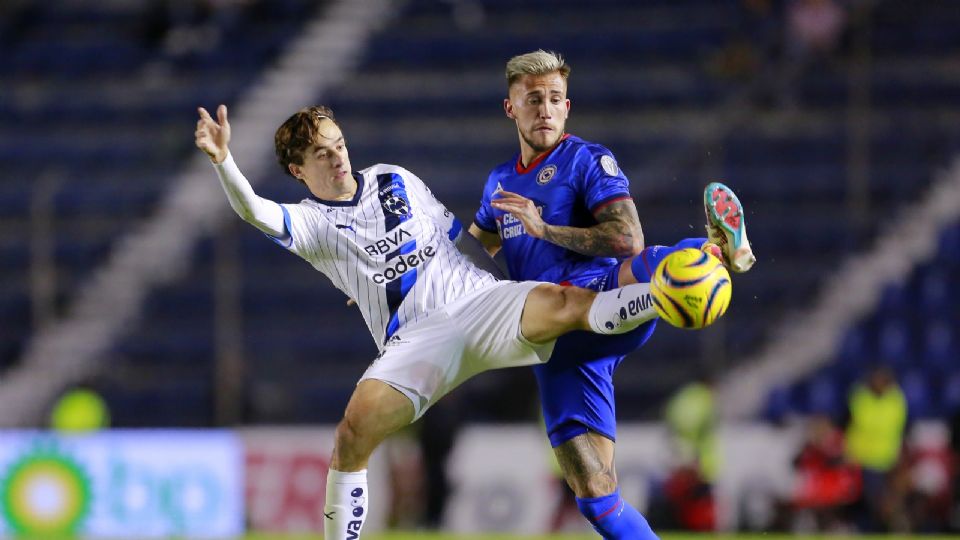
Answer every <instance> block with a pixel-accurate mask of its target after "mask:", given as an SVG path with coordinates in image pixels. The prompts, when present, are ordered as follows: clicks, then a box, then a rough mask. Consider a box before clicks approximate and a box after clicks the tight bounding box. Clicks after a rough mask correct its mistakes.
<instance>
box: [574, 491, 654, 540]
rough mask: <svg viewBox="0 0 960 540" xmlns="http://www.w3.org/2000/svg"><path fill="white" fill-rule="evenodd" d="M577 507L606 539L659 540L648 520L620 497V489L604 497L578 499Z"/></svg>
mask: <svg viewBox="0 0 960 540" xmlns="http://www.w3.org/2000/svg"><path fill="white" fill-rule="evenodd" d="M577 507H578V508H579V509H580V513H581V514H583V515H584V516H585V517H586V518H587V521H589V522H590V524H591V525H593V528H594V529H596V531H597V532H598V533H600V536H602V537H604V538H613V539H630V540H657V535H656V534H654V532H653V530H652V529H651V528H650V525H649V524H648V523H647V520H646V519H644V518H643V516H642V515H640V512H637V509H636V508H634V507H632V506H630V505H629V504H627V501H625V500H623V497H621V496H620V488H617V490H616V491H614V492H613V493H611V494H610V495H604V496H603V497H593V498H590V499H581V498H579V497H577Z"/></svg>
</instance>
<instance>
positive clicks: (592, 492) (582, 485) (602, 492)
mask: <svg viewBox="0 0 960 540" xmlns="http://www.w3.org/2000/svg"><path fill="white" fill-rule="evenodd" d="M567 484H568V485H569V486H570V489H572V490H573V493H574V494H575V495H576V496H577V497H579V498H581V499H588V498H594V497H605V496H607V495H609V494H611V493H613V492H614V491H616V490H617V479H616V478H614V477H613V476H612V475H610V474H608V473H597V474H585V475H570V476H568V477H567Z"/></svg>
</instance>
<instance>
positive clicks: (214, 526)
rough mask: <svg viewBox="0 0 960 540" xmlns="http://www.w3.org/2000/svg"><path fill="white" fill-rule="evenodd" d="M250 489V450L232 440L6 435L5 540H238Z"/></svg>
mask: <svg viewBox="0 0 960 540" xmlns="http://www.w3.org/2000/svg"><path fill="white" fill-rule="evenodd" d="M242 486H243V452H242V448H241V445H240V441H239V439H238V438H237V437H236V436H235V435H234V434H232V433H229V432H225V431H179V430H129V431H127V430H114V431H104V432H99V433H96V434H90V435H78V436H55V435H51V434H49V433H45V432H39V431H0V534H2V535H4V536H12V535H17V536H32V537H41V538H42V537H49V536H54V535H74V534H75V535H80V536H95V537H128V538H129V537H133V536H136V537H138V538H158V537H166V536H172V535H176V536H206V537H225V536H233V535H237V534H241V533H242V532H243V530H244V527H243V515H244V512H243V487H242Z"/></svg>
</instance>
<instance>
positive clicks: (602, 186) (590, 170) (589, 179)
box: [578, 145, 630, 213]
mask: <svg viewBox="0 0 960 540" xmlns="http://www.w3.org/2000/svg"><path fill="white" fill-rule="evenodd" d="M582 167H583V170H582V173H581V174H580V176H579V178H580V180H581V182H582V184H581V185H580V186H578V187H579V189H580V190H581V195H582V196H583V199H584V201H586V203H587V208H588V209H589V210H590V212H591V213H594V212H596V211H597V210H600V209H601V208H603V207H604V206H606V205H608V204H610V203H612V202H615V201H620V200H624V199H629V198H630V182H629V180H627V177H626V175H624V174H623V171H622V170H620V166H619V165H617V160H616V158H614V157H613V152H611V151H610V150H607V149H606V148H604V147H603V146H600V145H592V146H589V147H587V149H586V150H585V155H584V156H583V164H582Z"/></svg>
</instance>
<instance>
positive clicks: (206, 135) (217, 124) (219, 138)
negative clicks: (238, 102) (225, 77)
mask: <svg viewBox="0 0 960 540" xmlns="http://www.w3.org/2000/svg"><path fill="white" fill-rule="evenodd" d="M197 112H198V113H200V119H199V120H197V131H196V133H194V135H195V136H196V143H197V148H199V149H200V150H203V153H204V154H206V155H208V156H210V160H211V161H213V162H214V163H221V162H223V160H225V159H227V154H228V153H229V149H228V148H227V145H229V144H230V122H229V121H228V120H227V106H226V105H220V106H219V107H217V119H216V120H214V119H213V118H211V117H210V113H208V112H207V110H206V109H204V108H203V107H198V108H197Z"/></svg>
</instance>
